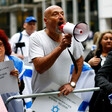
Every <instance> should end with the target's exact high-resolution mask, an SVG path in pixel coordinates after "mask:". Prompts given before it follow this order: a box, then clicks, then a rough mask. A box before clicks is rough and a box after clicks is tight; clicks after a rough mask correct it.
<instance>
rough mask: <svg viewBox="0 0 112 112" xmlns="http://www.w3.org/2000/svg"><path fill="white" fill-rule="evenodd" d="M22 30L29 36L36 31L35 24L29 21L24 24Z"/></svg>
mask: <svg viewBox="0 0 112 112" xmlns="http://www.w3.org/2000/svg"><path fill="white" fill-rule="evenodd" d="M24 28H25V29H26V32H27V33H28V34H29V35H31V34H32V33H33V32H34V31H35V30H36V22H34V21H30V22H28V23H24Z"/></svg>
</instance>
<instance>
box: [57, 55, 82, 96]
mask: <svg viewBox="0 0 112 112" xmlns="http://www.w3.org/2000/svg"><path fill="white" fill-rule="evenodd" d="M76 63H77V67H78V72H77V74H76V72H75V67H74V69H73V73H72V78H71V81H70V82H72V81H73V82H75V83H77V81H78V79H79V77H80V74H81V72H82V67H83V57H82V56H81V57H80V58H79V59H78V60H76ZM74 88H75V87H74ZM74 88H73V87H71V85H70V83H69V84H65V85H63V86H62V87H60V89H59V90H60V93H59V94H58V96H60V95H61V94H63V95H68V94H69V93H71V92H72V91H73V90H74Z"/></svg>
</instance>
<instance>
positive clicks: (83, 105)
mask: <svg viewBox="0 0 112 112" xmlns="http://www.w3.org/2000/svg"><path fill="white" fill-rule="evenodd" d="M87 106H89V103H88V102H86V101H83V102H82V103H81V104H80V106H79V108H78V111H85V110H86V108H87Z"/></svg>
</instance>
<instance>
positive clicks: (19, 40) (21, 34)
mask: <svg viewBox="0 0 112 112" xmlns="http://www.w3.org/2000/svg"><path fill="white" fill-rule="evenodd" d="M21 39H22V33H21V32H20V37H19V40H18V43H19V42H20V41H21ZM17 50H18V47H16V50H15V53H17Z"/></svg>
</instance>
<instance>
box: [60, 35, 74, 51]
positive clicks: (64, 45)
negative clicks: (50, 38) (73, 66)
mask: <svg viewBox="0 0 112 112" xmlns="http://www.w3.org/2000/svg"><path fill="white" fill-rule="evenodd" d="M71 41H72V35H71V34H65V35H64V37H63V38H62V40H61V43H60V47H61V48H62V49H63V50H64V49H66V48H67V47H69V46H70V45H71Z"/></svg>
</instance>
